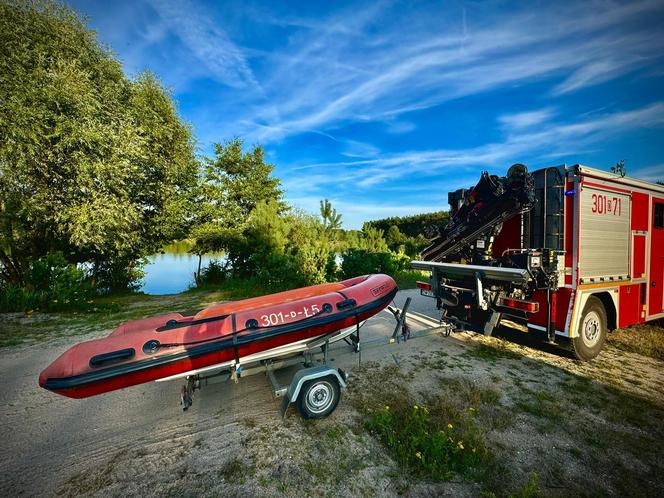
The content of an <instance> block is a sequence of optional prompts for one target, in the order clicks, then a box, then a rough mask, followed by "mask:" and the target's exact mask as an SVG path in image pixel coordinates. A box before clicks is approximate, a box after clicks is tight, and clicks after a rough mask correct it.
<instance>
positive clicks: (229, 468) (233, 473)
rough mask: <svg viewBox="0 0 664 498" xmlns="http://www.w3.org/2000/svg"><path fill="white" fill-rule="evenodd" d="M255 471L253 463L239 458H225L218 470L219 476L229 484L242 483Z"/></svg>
mask: <svg viewBox="0 0 664 498" xmlns="http://www.w3.org/2000/svg"><path fill="white" fill-rule="evenodd" d="M255 473H256V467H255V466H254V465H253V464H250V465H248V464H247V463H246V462H243V461H242V460H240V459H239V458H231V459H230V460H227V461H226V462H224V464H223V465H222V466H221V468H220V469H219V471H218V474H219V477H221V478H223V479H224V481H226V482H227V483H229V484H244V483H245V481H246V480H247V478H248V477H252V476H253V475H254V474H255Z"/></svg>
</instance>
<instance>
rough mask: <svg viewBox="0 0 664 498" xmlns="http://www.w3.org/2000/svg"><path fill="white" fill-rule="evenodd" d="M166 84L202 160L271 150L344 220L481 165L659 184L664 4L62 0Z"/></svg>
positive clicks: (296, 197)
mask: <svg viewBox="0 0 664 498" xmlns="http://www.w3.org/2000/svg"><path fill="white" fill-rule="evenodd" d="M69 3H70V4H71V5H72V6H73V7H74V8H75V9H76V10H78V11H79V12H81V13H82V14H84V15H86V16H87V17H88V18H89V25H90V26H91V27H92V28H94V29H96V30H97V31H98V32H99V36H100V38H101V40H102V41H103V42H104V43H106V44H108V45H110V46H111V48H112V49H113V50H114V52H115V53H116V54H117V56H118V58H119V59H120V60H121V61H122V62H123V64H124V67H125V71H126V72H127V73H128V74H129V75H134V74H136V73H138V72H140V71H142V70H145V69H148V70H150V71H152V72H154V73H155V74H156V75H157V76H158V77H159V78H160V79H161V80H162V81H163V83H164V84H165V85H166V86H167V87H169V88H170V89H171V90H172V92H173V95H174V97H175V99H176V101H177V104H178V109H179V112H180V114H181V115H182V117H183V118H184V119H185V120H186V121H188V122H189V123H191V125H192V127H193V130H194V133H195V136H196V138H197V141H198V151H199V153H200V154H210V152H211V144H212V143H214V142H220V141H225V140H227V139H230V138H233V137H235V136H238V137H241V138H243V139H245V141H246V142H247V143H248V144H261V145H263V146H264V147H265V149H266V152H267V156H268V159H269V160H270V162H272V163H273V164H275V165H276V175H277V176H279V177H280V178H281V179H282V182H283V184H284V187H285V189H286V197H287V199H288V200H289V201H290V202H291V203H292V204H294V205H296V206H299V207H301V208H304V209H306V210H308V211H312V212H316V211H317V209H318V201H319V200H320V199H323V198H329V199H331V200H332V202H333V203H334V205H335V206H336V207H337V208H338V210H339V211H340V212H341V213H342V214H343V215H344V225H345V226H346V227H347V228H359V227H360V226H361V224H362V222H363V221H366V220H369V219H375V218H380V217H385V216H395V215H406V214H414V213H421V212H428V211H435V210H439V209H447V192H448V191H449V190H454V189H457V188H460V187H466V186H470V185H472V184H474V183H475V182H476V180H477V179H478V178H479V174H480V172H481V171H482V170H490V171H491V172H495V173H504V172H505V171H506V170H507V168H508V167H509V165H511V164H512V163H515V162H523V163H525V164H527V165H528V166H529V167H530V168H537V167H541V166H546V165H552V164H562V163H567V164H575V163H582V164H586V165H589V166H594V167H598V168H601V169H608V168H609V167H610V166H612V165H613V164H615V162H616V161H617V160H619V159H624V160H625V161H626V164H627V170H628V174H629V175H631V176H637V177H641V178H645V179H651V180H656V179H664V134H663V132H664V30H663V29H662V26H664V2H662V1H661V0H658V1H652V0H646V1H635V2H627V3H622V2H617V1H584V2H578V1H577V2H564V1H557V2H549V1H525V2H510V1H488V2H484V1H449V2H448V1H437V2H398V1H393V2H383V1H375V2H373V1H372V2H297V3H295V2H293V3H292V4H288V3H286V2H269V1H258V2H254V1H251V0H249V1H242V2H234V1H224V2H193V1H174V0H166V1H161V0H132V1H118V0H116V1H115V2H112V3H111V2H105V1H103V2H102V1H100V2H95V1H90V0H87V1H83V0H77V1H70V2H69Z"/></svg>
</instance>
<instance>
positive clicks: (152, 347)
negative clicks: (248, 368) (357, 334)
mask: <svg viewBox="0 0 664 498" xmlns="http://www.w3.org/2000/svg"><path fill="white" fill-rule="evenodd" d="M331 311H332V309H331V306H325V305H323V309H321V310H320V311H317V312H316V313H314V314H313V315H311V316H307V317H304V318H300V319H299V320H295V321H294V322H289V323H280V324H276V325H265V326H263V327H258V326H256V327H245V328H243V329H240V330H234V331H233V336H236V335H237V334H239V333H240V332H246V331H247V330H257V329H271V328H274V327H282V326H284V325H295V324H297V323H300V322H304V321H305V320H310V319H311V318H316V317H317V316H320V315H322V314H323V313H330V312H331ZM233 322H235V315H233ZM250 322H251V320H248V321H247V323H250ZM233 328H235V327H233ZM223 338H224V337H210V338H209V339H201V340H199V341H189V342H164V343H160V342H159V341H157V340H154V339H153V340H151V341H148V342H147V343H146V344H145V346H144V347H143V350H144V351H146V352H148V351H149V352H150V353H154V352H156V351H157V350H158V349H161V348H176V347H179V346H194V345H196V344H204V343H206V342H213V341H218V340H219V339H223ZM234 339H235V337H234ZM234 342H235V341H234ZM146 347H147V350H146Z"/></svg>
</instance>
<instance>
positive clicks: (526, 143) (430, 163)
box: [293, 102, 664, 190]
mask: <svg viewBox="0 0 664 498" xmlns="http://www.w3.org/2000/svg"><path fill="white" fill-rule="evenodd" d="M523 114H525V115H526V116H530V117H526V118H524V117H523ZM523 114H522V116H521V117H517V118H516V120H517V121H519V120H521V122H527V121H529V122H530V124H531V125H533V126H534V125H538V126H536V127H534V128H528V127H516V129H514V130H512V131H510V132H509V133H507V134H506V135H505V137H504V140H503V141H500V142H493V143H487V144H484V145H480V146H477V147H470V148H466V149H433V150H419V151H408V152H403V153H391V154H389V153H388V154H381V155H380V156H379V157H375V158H371V159H362V160H351V161H338V162H331V163H313V164H308V165H300V166H299V167H298V169H297V170H295V171H296V172H297V176H299V177H300V178H301V179H302V182H303V183H304V184H306V185H307V186H309V188H312V187H313V186H316V188H320V187H322V186H324V185H326V184H329V185H331V184H334V183H336V182H339V181H343V182H348V183H350V184H352V185H359V186H361V187H371V186H376V185H379V184H381V183H383V182H386V181H389V180H395V179H399V178H403V177H408V176H411V177H412V176H415V175H418V174H420V175H422V174H425V175H436V174H439V173H441V172H450V171H454V173H455V174H457V175H458V173H459V170H458V168H467V169H470V170H472V171H476V168H477V167H479V168H492V170H493V171H496V170H497V169H500V168H502V169H506V168H507V167H508V166H509V164H511V162H514V161H515V160H517V159H519V158H523V157H532V156H536V157H540V158H547V159H553V158H555V157H563V156H568V157H569V156H574V154H577V153H578V152H580V151H582V150H583V149H584V148H585V147H587V146H589V145H593V144H597V143H601V142H602V141H604V140H606V139H607V138H611V137H612V136H616V135H619V134H620V135H624V134H625V133H628V132H630V131H633V130H637V129H640V128H651V127H660V126H664V102H658V103H655V104H652V105H648V106H645V107H642V108H639V109H633V110H628V111H622V112H614V113H602V114H597V115H595V116H593V117H591V118H587V119H585V120H579V121H577V122H574V123H559V122H550V121H548V120H547V121H544V120H542V119H540V120H536V119H535V118H534V117H533V116H537V117H540V118H541V117H543V116H542V114H541V111H533V112H531V113H523ZM509 119H510V118H508V120H509ZM303 170H314V171H316V170H334V171H335V175H334V176H333V177H331V176H330V175H326V174H322V175H317V174H314V175H309V174H307V173H305V172H303ZM293 186H294V187H296V188H295V190H299V189H301V188H303V187H304V185H293Z"/></svg>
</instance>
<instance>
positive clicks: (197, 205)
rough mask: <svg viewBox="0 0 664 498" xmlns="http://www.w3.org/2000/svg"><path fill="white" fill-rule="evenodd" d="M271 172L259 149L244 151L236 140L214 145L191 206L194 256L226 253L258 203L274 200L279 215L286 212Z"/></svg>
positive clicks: (278, 185) (279, 190)
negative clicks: (215, 252) (211, 155)
mask: <svg viewBox="0 0 664 498" xmlns="http://www.w3.org/2000/svg"><path fill="white" fill-rule="evenodd" d="M273 170H274V166H272V165H271V164H268V163H266V162H265V153H264V150H263V148H262V147H260V146H255V147H254V148H253V149H252V150H251V151H250V152H244V151H243V142H242V140H240V139H238V138H236V139H234V140H231V141H228V142H226V143H223V144H220V143H217V144H215V156H214V158H211V159H206V160H205V164H204V167H203V176H202V181H201V183H200V185H199V186H198V187H197V191H196V195H195V200H194V203H193V206H194V207H193V213H194V215H193V216H194V222H193V228H192V232H191V235H192V237H193V238H194V239H195V240H196V244H195V246H194V248H193V252H194V253H197V254H204V253H206V252H211V251H221V250H227V249H228V247H227V246H228V245H229V244H236V243H237V237H238V236H239V234H240V233H241V232H242V231H243V230H244V228H245V227H246V224H247V221H248V220H249V216H250V214H251V213H252V211H253V210H254V209H255V208H256V206H258V205H259V204H260V203H265V202H270V201H274V202H275V206H276V209H277V210H278V211H279V212H283V211H284V210H285V209H286V205H285V204H284V203H283V201H282V196H283V192H282V190H281V188H280V181H279V179H278V178H275V177H273V176H272V171H273Z"/></svg>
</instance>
